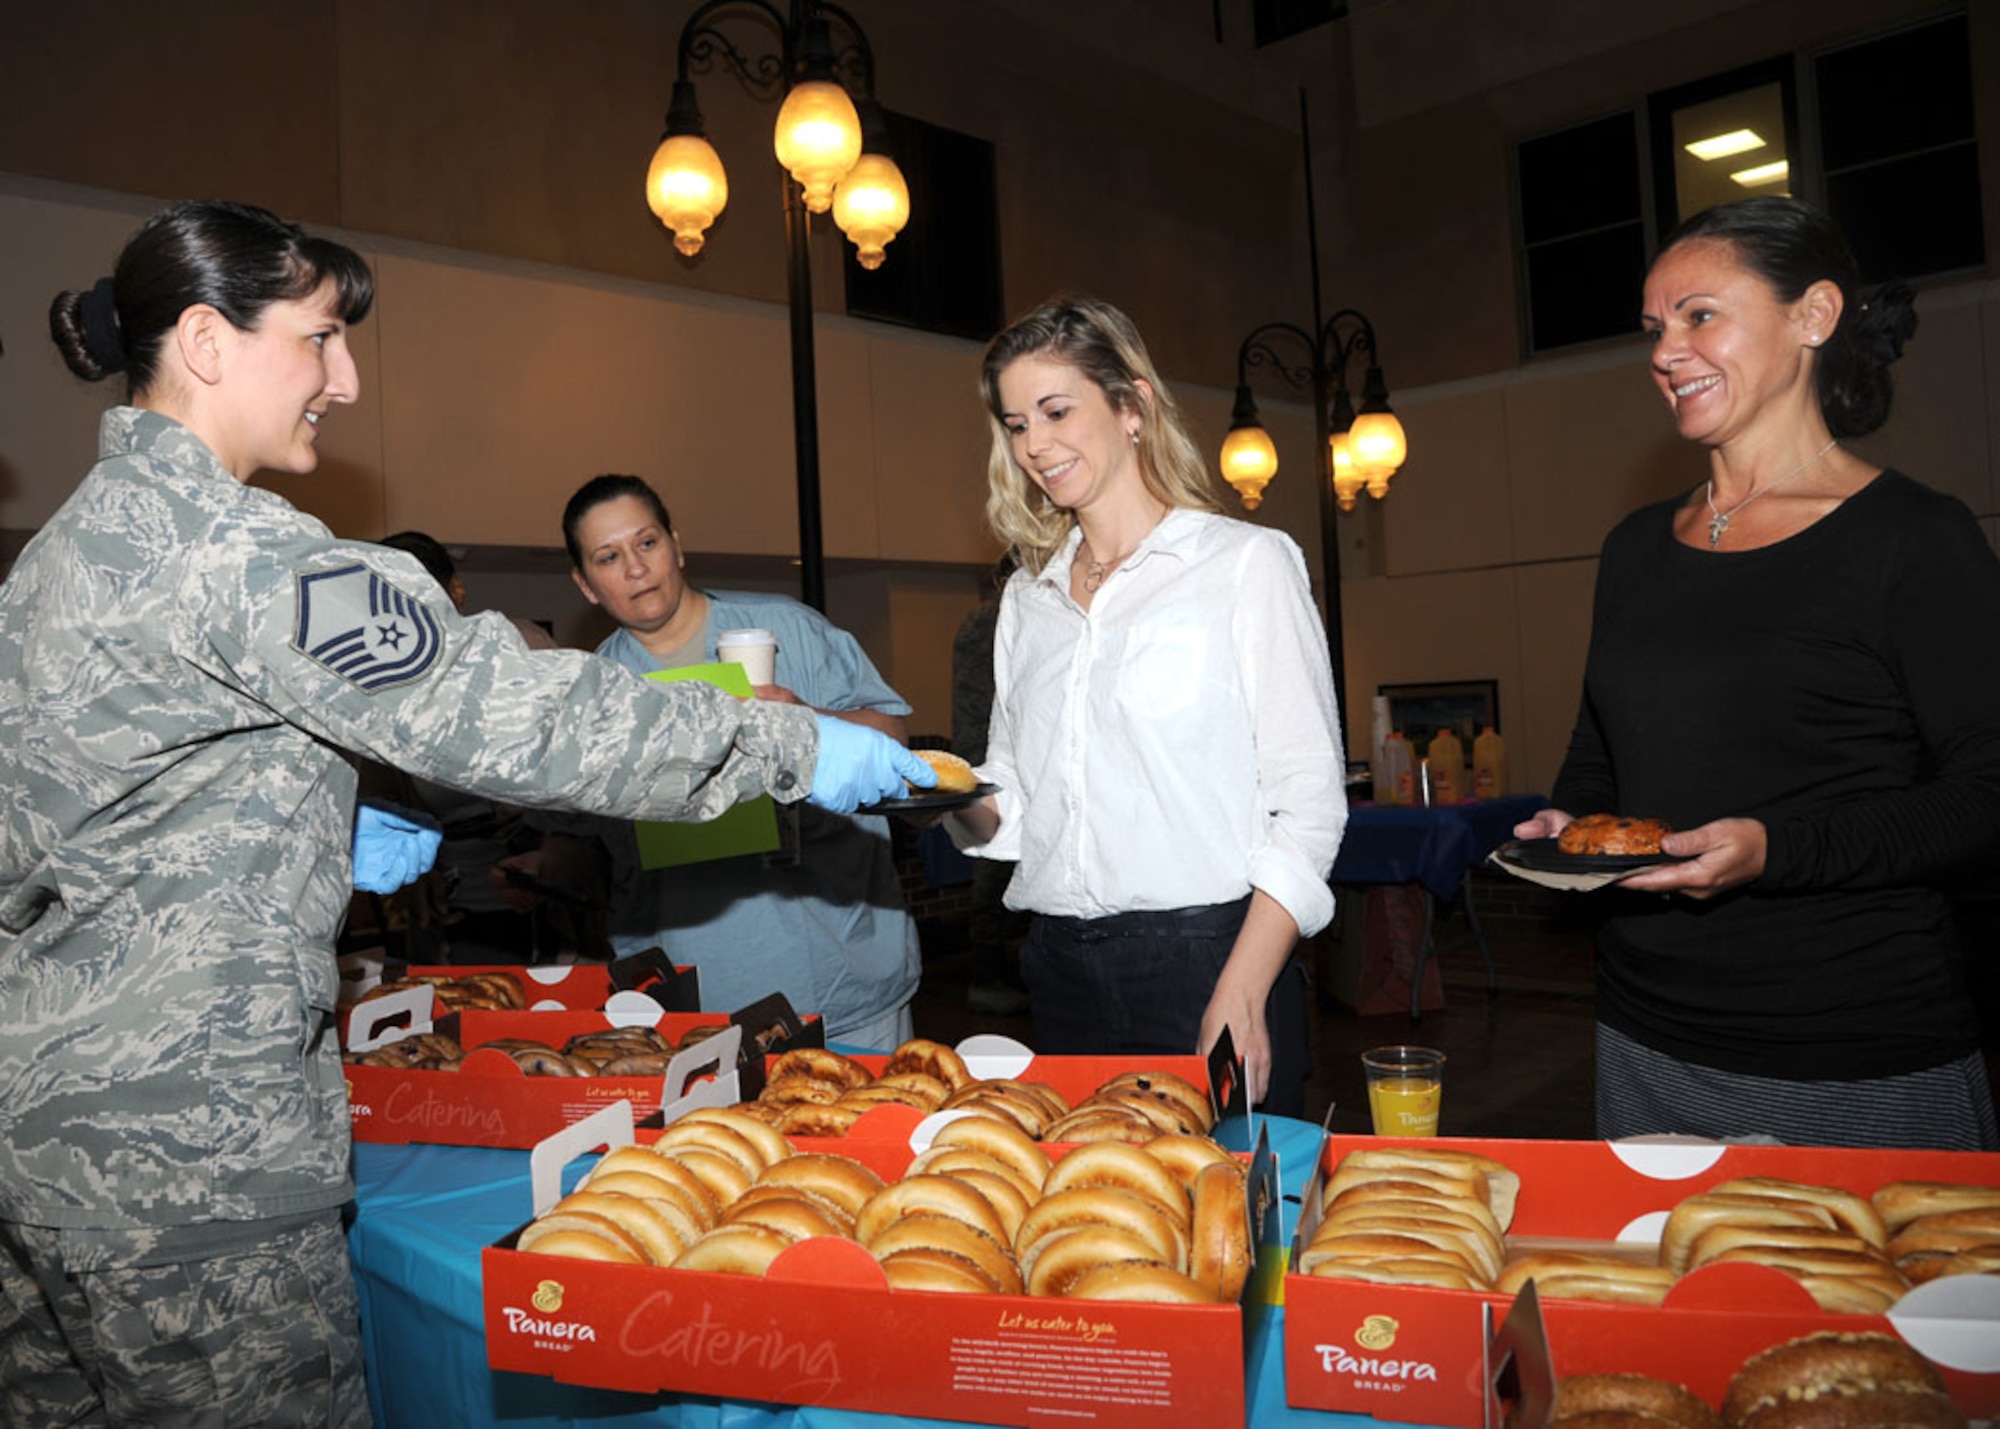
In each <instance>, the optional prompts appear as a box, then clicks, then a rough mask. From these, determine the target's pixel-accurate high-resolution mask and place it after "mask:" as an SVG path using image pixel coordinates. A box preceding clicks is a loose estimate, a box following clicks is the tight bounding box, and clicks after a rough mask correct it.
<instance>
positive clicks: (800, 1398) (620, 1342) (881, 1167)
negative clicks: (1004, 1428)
mask: <svg viewBox="0 0 2000 1429" xmlns="http://www.w3.org/2000/svg"><path fill="white" fill-rule="evenodd" d="M1128 1065H1129V1064H1128ZM593 1137H594V1138H595V1140H594V1141H593V1140H592V1139H591V1138H593ZM627 1139H630V1123H629V1122H627V1123H626V1124H625V1126H624V1128H623V1129H622V1131H621V1130H619V1129H618V1128H617V1124H616V1119H615V1116H610V1115H608V1116H607V1117H606V1118H605V1120H604V1122H603V1123H601V1124H593V1125H591V1126H588V1127H583V1126H579V1127H574V1128H571V1129H570V1130H569V1131H567V1132H565V1133H564V1134H563V1135H562V1137H560V1138H556V1139H555V1140H554V1141H553V1142H552V1143H549V1144H546V1145H545V1146H544V1147H538V1148H536V1158H537V1163H538V1165H537V1170H536V1184H537V1193H536V1200H537V1206H538V1208H540V1207H541V1206H544V1205H546V1204H547V1203H548V1202H549V1201H552V1200H553V1199H554V1195H553V1189H552V1186H553V1176H552V1173H551V1170H550V1168H555V1170H559V1169H560V1167H561V1166H562V1165H563V1164H565V1163H566V1162H567V1161H568V1160H569V1159H571V1158H572V1157H573V1156H575V1155H577V1154H581V1152H582V1151H585V1150H588V1149H590V1148H591V1147H592V1146H594V1145H603V1144H605V1143H606V1142H607V1141H610V1142H613V1143H617V1142H620V1141H622V1140H627ZM814 1149H816V1150H817V1149H829V1150H832V1149H840V1150H841V1154H844V1155H847V1156H850V1157H852V1158H853V1159H855V1160H857V1161H861V1162H864V1163H865V1164H867V1165H868V1166H870V1167H871V1168H873V1169H874V1170H875V1171H876V1172H877V1173H878V1174H880V1175H882V1176H883V1177H884V1178H885V1179H890V1180H893V1179H895V1178H896V1177H898V1176H900V1175H901V1174H902V1172H903V1170H904V1168H905V1167H907V1166H908V1164H909V1162H910V1160H911V1159H912V1153H911V1151H910V1148H909V1147H908V1146H907V1145H899V1144H896V1143H892V1142H888V1141H877V1140H872V1139H863V1140H860V1141H857V1142H853V1143H851V1144H849V1145H847V1146H846V1147H845V1148H844V1149H841V1148H836V1147H835V1146H834V1145H833V1144H832V1143H825V1144H824V1146H823V1148H822V1147H821V1146H816V1147H815V1148H814ZM1252 1185H1253V1191H1252V1195H1253V1205H1254V1204H1260V1203H1261V1204H1262V1205H1264V1206H1266V1207H1267V1208H1269V1210H1270V1211H1271V1212H1272V1214H1269V1215H1268V1216H1266V1217H1265V1218H1264V1221H1263V1226H1264V1229H1263V1232H1262V1240H1261V1242H1260V1244H1259V1255H1258V1263H1259V1267H1260V1270H1259V1274H1258V1276H1257V1277H1255V1278H1253V1281H1252V1284H1251V1286H1250V1288H1249V1290H1247V1291H1246V1293H1245V1296H1244V1302H1243V1303H1242V1304H1241V1305H1150V1304H1134V1303H1129V1302H1125V1303H1120V1302H1111V1301H1073V1300H1060V1299H1036V1298H1032V1297H1026V1296H1001V1295H957V1294H926V1293H921V1292H916V1291H891V1290H889V1288H888V1284H887V1281H886V1280H885V1279H884V1277H883V1275H882V1272H881V1269H880V1268H879V1267H878V1266H877V1265H876V1263H875V1260H874V1258H873V1257H872V1256H870V1255H869V1253H868V1252H867V1251H866V1250H864V1249H863V1248H862V1247H861V1246H859V1245H857V1244H856V1243H854V1242H852V1241H847V1240H839V1239H835V1238H832V1237H821V1238H815V1239H812V1240H806V1241H801V1242H799V1243H798V1244H796V1245H794V1246H792V1247H791V1248H790V1249H788V1250H786V1251H785V1252H784V1253H783V1254H782V1255H780V1256H779V1257H778V1259H777V1260H776V1262H774V1263H773V1265H772V1267H771V1270H770V1273H769V1274H768V1275H766V1276H764V1277H762V1278H753V1277H748V1276H738V1275H716V1274H708V1273H704V1272H695V1271H679V1270H662V1269H658V1268H655V1267H650V1266H635V1265H617V1264H608V1263H603V1262H597V1261H586V1260H572V1259H565V1258H559V1257H555V1256H545V1255H535V1254H532V1253H526V1254H524V1253H522V1252H520V1251H516V1250H514V1249H512V1248H511V1247H512V1246H513V1244H514V1241H515V1238H516V1236H517V1235H518V1232H516V1233H515V1235H510V1236H508V1237H507V1238H506V1239H504V1240H502V1241H501V1242H500V1243H499V1244H498V1245H494V1246H491V1247H488V1249H487V1250H486V1251H485V1252H484V1256H483V1262H484V1263H483V1272H484V1297H485V1303H486V1350H487V1362H488V1363H489V1364H490V1365H491V1366H492V1367H493V1368H494V1369H498V1370H511V1371H515V1372H518V1373H523V1374H537V1375H545V1376H548V1377H550V1378H553V1379H557V1380H560V1381H563V1382H564V1383H569V1384H583V1385H593V1386H597V1387H600V1388H607V1389H620V1390H630V1391H636V1392H653V1391H661V1390H666V1391H678V1392H682V1393H690V1394H704V1395H717V1396H721V1397H725V1398H737V1397H750V1398H756V1399H760V1400H769V1401H774V1402H778V1403H785V1404H799V1405H824V1406H829V1407H834V1408H841V1409H858V1410H867V1411H870V1412H873V1413H883V1414H912V1415H928V1416H934V1417H942V1418H948V1419H959V1420H971V1421H974V1422H980V1423H994V1424H1014V1425H1030V1424H1052V1423H1055V1422H1056V1421H1058V1420H1061V1421H1063V1422H1072V1421H1076V1422H1083V1423H1088V1424H1091V1425H1095V1426H1099V1429H1127V1426H1129V1429H1140V1426H1146V1429H1153V1426H1157V1425H1160V1424H1172V1425H1201V1426H1203V1429H1232V1426H1240V1425H1242V1424H1243V1422H1244V1402H1245V1384H1244V1367H1245V1363H1246V1345H1247V1343H1248V1338H1247V1336H1248V1334H1249V1332H1250V1330H1251V1326H1252V1325H1253V1324H1254V1322H1255V1321H1256V1320H1257V1319H1258V1318H1259V1317H1260V1316H1261V1314H1262V1313H1263V1312H1264V1310H1265V1309H1266V1308H1267V1305H1266V1302H1267V1300H1268V1298H1269V1292H1270V1291H1272V1290H1274V1289H1275V1284H1276V1280H1277V1278H1278V1275H1279V1273H1280V1267H1281V1265H1282V1263H1283V1253H1282V1246H1281V1245H1279V1244H1278V1243H1277V1226H1278V1217H1277V1215H1276V1214H1275V1211H1276V1196H1277V1166H1276V1162H1275V1159H1274V1158H1272V1157H1271V1156H1270V1155H1269V1153H1268V1151H1267V1152H1265V1153H1264V1154H1263V1155H1262V1156H1261V1157H1260V1159H1259V1160H1258V1162H1257V1163H1255V1167H1254V1169H1253V1172H1252ZM545 1188H548V1189H545ZM1255 1188H1261V1190H1262V1193H1263V1195H1262V1200H1261V1202H1259V1201H1257V1200H1255V1199H1254V1197H1255V1196H1256V1194H1257V1191H1256V1189H1255ZM524 1209H525V1208H524ZM1258 1224H1259V1223H1258V1221H1257V1220H1256V1219H1255V1218H1254V1217H1253V1220H1252V1225H1253V1226H1256V1225H1258ZM1260 1287H1261V1289H1262V1291H1263V1292H1264V1293H1262V1294H1260Z"/></svg>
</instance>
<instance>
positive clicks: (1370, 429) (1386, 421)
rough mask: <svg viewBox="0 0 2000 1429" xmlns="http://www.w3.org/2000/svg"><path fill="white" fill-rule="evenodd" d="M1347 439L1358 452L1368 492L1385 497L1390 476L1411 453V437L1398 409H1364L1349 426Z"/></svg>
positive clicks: (1356, 454) (1357, 462)
mask: <svg viewBox="0 0 2000 1429" xmlns="http://www.w3.org/2000/svg"><path fill="white" fill-rule="evenodd" d="M1347 440H1348V444H1349V446H1350V448H1351V449H1352V451H1353V453H1354V465H1355V466H1356V467H1357V468H1358V469H1359V470H1360V472H1361V474H1362V475H1363V476H1364V477H1365V478H1366V479H1367V482H1368V494H1369V495H1370V496H1373V497H1376V498H1378V499H1379V498H1381V497H1384V496H1387V495H1388V494H1389V478H1390V477H1392V476H1394V475H1395V474H1396V471H1397V469H1398V468H1399V467H1401V466H1402V464H1403V462H1404V461H1405V459H1407V458H1408V456H1409V454H1410V442H1409V438H1407V437H1405V436H1404V435H1403V424H1402V423H1401V422H1399V421H1397V420H1396V414H1395V413H1394V412H1363V413H1362V414H1361V415H1360V416H1358V417H1356V418H1355V419H1354V425H1353V426H1352V427H1350V428H1349V429H1348V433H1347Z"/></svg>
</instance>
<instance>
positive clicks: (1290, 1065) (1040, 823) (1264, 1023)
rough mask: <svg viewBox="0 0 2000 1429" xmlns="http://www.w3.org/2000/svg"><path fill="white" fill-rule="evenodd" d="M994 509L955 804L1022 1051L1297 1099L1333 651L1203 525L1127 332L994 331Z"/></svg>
mask: <svg viewBox="0 0 2000 1429" xmlns="http://www.w3.org/2000/svg"><path fill="white" fill-rule="evenodd" d="M981 384H982V388H983V392H984V396H985V400H986V406H987V410H988V411H989V413H990V414H991V415H992V418H993V424H994V425H993V433H994V437H993V453H992V457H991V459H990V462H989V468H988V480H989V484H990V488H991V489H990V493H989V495H988V498H987V508H986V510H987V518H988V520H989V521H990V522H991V523H992V525H993V527H994V529H995V531H996V532H997V533H998V534H999V535H1000V536H1001V538H1002V539H1003V540H1004V541H1006V542H1007V544H1008V545H1009V547H1010V548H1011V549H1012V551H1013V553H1014V555H1015V557H1016V559H1017V560H1018V562H1019V564H1020V567H1021V569H1020V570H1019V571H1018V572H1017V573H1016V574H1015V575H1014V577H1013V579H1012V580H1011V581H1010V582H1009V583H1008V586H1007V591H1006V596H1005V599H1004V601H1003V603H1002V605H1001V610H1000V622H999V630H998V634H997V636H996V639H995V647H994V684H995V699H994V706H993V725H992V731H991V739H990V741H989V746H988V752H987V758H986V762H985V763H984V764H983V765H981V766H980V770H979V772H980V777H981V778H982V779H984V780H987V781H989V782H991V783H993V784H995V785H997V786H999V790H1000V792H999V793H998V794H996V795H994V796H992V797H991V798H988V799H986V800H984V801H983V802H981V803H980V804H978V805H975V806H974V807H972V808H971V809H968V810H965V811H963V812H961V813H959V814H956V815H954V816H953V817H952V820H951V823H952V826H953V832H954V835H955V837H956V838H957V839H958V841H959V842H960V844H961V846H963V847H964V848H965V849H966V851H967V852H968V853H972V854H975V855H979V856H984V857H990V858H1001V859H1015V860H1018V861H1019V864H1020V867H1019V869H1018V871H1017V872H1016V873H1015V875H1014V879H1013V883H1012V885H1011V887H1010V888H1009V890H1008V894H1007V903H1008V906H1010V907H1013V908H1019V909H1024V910H1027V911H1030V912H1033V913H1035V914H1036V915H1037V917H1036V919H1035V922H1034V926H1033V930H1032V931H1031V933H1030V935H1029V938H1028V943H1027V946H1026V947H1025V948H1024V949H1023V951H1022V957H1021V970H1022V974H1023V976H1024V977H1025V979H1026V981H1027V984H1028V992H1029V995H1030V997H1031V998H1032V999H1033V1003H1034V1015H1035V1037H1036V1044H1037V1048H1038V1050H1040V1051H1043V1052H1051V1053H1066V1054H1080V1053H1102V1054H1111V1055H1136V1056H1143V1055H1162V1054H1165V1055H1173V1054H1186V1053H1189V1052H1195V1051H1201V1052H1206V1051H1207V1050H1208V1049H1209V1048H1210V1047H1211V1046H1212V1045H1213V1044H1214V1042H1215V1040H1216V1038H1217V1037H1218V1036H1219V1035H1220V1034H1221V1031H1222V1029H1223V1028H1224V1027H1225V1026H1226V1027H1228V1028H1229V1029H1230V1032H1231V1034H1232V1036H1233V1038H1234V1041H1235V1045H1236V1048H1237V1050H1238V1052H1239V1053H1240V1054H1241V1055H1242V1056H1243V1057H1244V1058H1245V1059H1246V1061H1247V1063H1248V1072H1249V1079H1250V1090H1251V1095H1252V1098H1253V1100H1257V1101H1262V1102H1263V1103H1264V1104H1265V1107H1266V1109H1267V1110H1269V1111H1272V1112H1277V1113H1284V1114H1293V1115H1297V1114H1299V1113H1300V1112H1301V1111H1302V1110H1303V1097H1304V1080H1305V1076H1306V1072H1307V1070H1308V1047H1307V1037H1306V1001H1305V998H1306V992H1305V975H1304V971H1303V968H1302V967H1301V966H1300V964H1299V961H1298V960H1297V959H1296V958H1294V957H1293V956H1292V954H1293V950H1294V947H1295V945H1296V944H1297V942H1298V939H1299V938H1300V936H1301V935H1304V936H1310V935H1311V934H1313V933H1315V932H1318V931H1319V930H1320V929H1321V928H1323V927H1324V926H1325V925H1326V923H1327V922H1328V920H1329V919H1330V918H1331V917H1332V915H1333V897H1332V894H1331V892H1330V890H1329V889H1328V886H1327V882H1326V879H1327V874H1328V872H1329V870H1330V869H1331V868H1332V866H1333V857H1334V853H1335V851H1336V850H1337V849H1338V847H1339V845H1340V834H1341V829H1342V828H1343V827H1344V826H1345V824H1346V819H1347V806H1346V801H1345V798H1344V796H1343V793H1342V788H1343V777H1342V776H1343V770H1344V768H1345V764H1344V757H1343V754H1342V748H1341V742H1340V732H1339V729H1338V727H1337V723H1336V717H1335V714H1334V707H1333V687H1332V682H1331V677H1330V674H1329V670H1328V663H1327V652H1326V639H1325V634H1324V631H1323V629H1322V627H1321V625H1320V619H1319V614H1318V612H1317V610H1316V609H1315V608H1314V606H1313V603H1312V595H1311V591H1310V588H1309V586H1308V584H1307V580H1306V574H1305V563H1304V561H1303V560H1302V559H1301V557H1300V554H1299V550H1298V547H1297V546H1296V545H1295V544H1294V543H1293V542H1292V541H1291V540H1290V539H1289V538H1287V537H1286V536H1284V535H1283V534H1281V533H1279V532H1277V531H1271V530H1266V529H1264V528H1261V527H1257V526H1252V525H1249V524H1248V523H1245V522H1241V521H1232V520H1230V519H1228V518H1226V517H1224V516H1222V515H1221V514H1220V512H1219V507H1218V503H1217V501H1216V499H1215V496H1214V490H1215V487H1214V483H1213V480H1212V478H1211V477H1210V474H1209V471H1208V468H1207V465H1206V463H1205V462H1204V461H1203V459H1202V457H1201V454H1200V452H1199V450H1198V449H1197V448H1196V446H1195V444H1194V442H1193V441H1192V440H1191V439H1190V437H1189V436H1188V434H1187V431H1186V428H1185V426H1184V425H1183V423H1182V420H1181V416H1180V411H1179V409H1178V408H1177V407H1176V405H1175V403H1174V400H1173V397H1172V396H1171V394H1169V393H1168V391H1167V389H1166V387H1165V385H1164V384H1163V383H1162V382H1161V381H1160V378H1159V375H1158V373H1157V372H1155V371H1154V368H1153V364H1152V360H1151V359H1150V358H1149V357H1148V356H1147V354H1146V349H1145V345H1144V343H1143V342H1142V341H1141V340H1140V338H1139V334H1138V332H1137V330H1136V329H1135V328H1134V327H1133V326H1132V323H1131V321H1130V320H1129V319H1128V318H1126V317H1125V315H1124V314H1123V313H1121V312H1119V311H1118V310H1117V309H1115V308H1113V307H1111V306H1109V305H1108V304H1105V303H1101V302H1097V301H1095V300H1091V299H1085V298H1068V299H1060V300H1056V301H1053V302H1050V303H1047V304H1045V305H1043V306H1042V307H1040V308H1038V309H1036V310H1035V311H1034V312H1032V313H1029V314H1028V315H1027V316H1026V317H1024V318H1022V319H1021V320H1020V321H1018V322H1016V323H1015V324H1014V325H1013V326H1012V327H1010V328H1008V329H1007V331H1005V332H1003V333H1002V334H1000V336H999V337H997V338H995V339H994V340H993V343H992V345H991V346H990V347H989V348H988V349H987V352H986V357H985V361H984V365H983V368H982V372H981Z"/></svg>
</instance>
